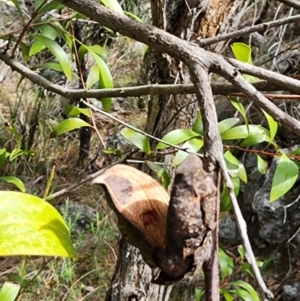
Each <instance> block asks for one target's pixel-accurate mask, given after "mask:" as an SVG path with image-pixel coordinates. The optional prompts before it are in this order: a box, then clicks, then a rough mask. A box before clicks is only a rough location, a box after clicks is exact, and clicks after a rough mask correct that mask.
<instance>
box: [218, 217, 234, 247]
mask: <svg viewBox="0 0 300 301" xmlns="http://www.w3.org/2000/svg"><path fill="white" fill-rule="evenodd" d="M219 227H220V228H219V237H220V240H222V241H225V242H230V244H237V243H239V234H238V231H237V227H236V223H235V219H234V217H233V216H232V215H230V214H228V215H226V216H223V217H222V218H221V220H220V226H219Z"/></svg>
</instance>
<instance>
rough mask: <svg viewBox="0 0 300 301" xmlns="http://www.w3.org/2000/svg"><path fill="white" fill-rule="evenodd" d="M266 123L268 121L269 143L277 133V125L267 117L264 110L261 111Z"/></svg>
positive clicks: (270, 117) (271, 118)
mask: <svg viewBox="0 0 300 301" xmlns="http://www.w3.org/2000/svg"><path fill="white" fill-rule="evenodd" d="M262 111H263V113H264V115H265V117H266V119H267V121H268V124H269V131H270V136H269V139H270V141H273V140H274V138H275V136H276V133H277V129H278V123H277V122H276V121H275V120H274V118H273V117H272V116H271V115H269V114H268V113H267V112H265V111H264V110H262Z"/></svg>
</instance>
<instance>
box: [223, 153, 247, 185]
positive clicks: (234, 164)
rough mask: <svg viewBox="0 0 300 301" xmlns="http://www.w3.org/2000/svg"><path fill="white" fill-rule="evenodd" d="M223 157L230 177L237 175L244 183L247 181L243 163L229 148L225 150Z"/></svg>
mask: <svg viewBox="0 0 300 301" xmlns="http://www.w3.org/2000/svg"><path fill="white" fill-rule="evenodd" d="M224 158H225V162H226V166H227V168H228V172H229V174H230V175H231V176H232V177H236V176H238V177H239V178H240V179H241V180H242V181H243V182H244V183H247V173H246V169H245V167H244V165H243V164H242V163H241V162H240V161H239V160H238V159H237V158H236V157H235V156H234V155H233V154H232V153H231V151H229V150H228V151H226V152H225V154H224Z"/></svg>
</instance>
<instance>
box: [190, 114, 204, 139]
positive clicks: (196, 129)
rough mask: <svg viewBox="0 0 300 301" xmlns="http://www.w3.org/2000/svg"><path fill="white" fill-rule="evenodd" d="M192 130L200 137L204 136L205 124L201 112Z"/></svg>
mask: <svg viewBox="0 0 300 301" xmlns="http://www.w3.org/2000/svg"><path fill="white" fill-rule="evenodd" d="M192 130H193V131H194V132H196V133H198V134H200V135H203V122H202V116H201V112H198V113H197V116H196V119H195V121H194V124H193V127H192Z"/></svg>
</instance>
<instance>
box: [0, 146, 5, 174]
mask: <svg viewBox="0 0 300 301" xmlns="http://www.w3.org/2000/svg"><path fill="white" fill-rule="evenodd" d="M5 160H6V149H5V148H1V149H0V169H1V167H2V166H3V164H4V162H5Z"/></svg>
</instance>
